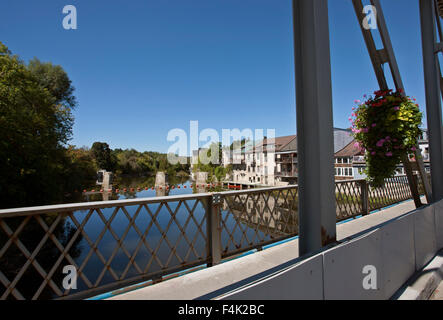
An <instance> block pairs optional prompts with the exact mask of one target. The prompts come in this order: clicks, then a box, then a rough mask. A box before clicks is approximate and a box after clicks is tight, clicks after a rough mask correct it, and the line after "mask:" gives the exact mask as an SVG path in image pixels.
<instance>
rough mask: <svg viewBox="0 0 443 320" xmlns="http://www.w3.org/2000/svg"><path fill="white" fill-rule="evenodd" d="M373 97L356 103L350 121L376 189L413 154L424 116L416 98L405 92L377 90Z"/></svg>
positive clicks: (369, 179)
mask: <svg viewBox="0 0 443 320" xmlns="http://www.w3.org/2000/svg"><path fill="white" fill-rule="evenodd" d="M374 95H375V96H370V97H369V98H368V99H367V101H366V102H364V103H362V102H360V101H358V100H356V101H355V102H356V104H357V107H356V108H355V107H354V108H352V109H353V110H354V113H352V117H351V118H349V120H350V121H351V124H352V127H351V129H352V132H353V136H354V138H355V140H356V141H357V144H358V146H359V147H360V148H361V149H362V151H363V152H364V153H365V160H366V164H367V168H366V170H365V173H366V175H367V177H368V178H367V179H368V181H369V182H370V183H371V185H372V186H373V187H381V186H382V185H383V183H384V179H385V178H389V177H392V176H393V175H394V174H395V169H396V167H397V165H398V164H399V163H400V162H401V158H402V157H403V156H404V155H407V156H408V155H411V154H413V153H414V151H415V148H416V144H417V139H418V137H419V136H420V134H421V133H422V130H421V129H420V125H421V120H422V113H421V112H420V110H419V108H418V105H417V104H416V103H415V99H411V98H409V97H406V96H403V95H402V92H393V91H392V90H387V91H376V92H374ZM364 97H365V98H366V96H364Z"/></svg>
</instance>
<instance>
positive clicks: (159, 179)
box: [155, 171, 168, 187]
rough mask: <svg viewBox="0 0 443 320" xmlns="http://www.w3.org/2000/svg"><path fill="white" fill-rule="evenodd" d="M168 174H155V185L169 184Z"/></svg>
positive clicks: (163, 185)
mask: <svg viewBox="0 0 443 320" xmlns="http://www.w3.org/2000/svg"><path fill="white" fill-rule="evenodd" d="M167 182H168V181H167V175H166V173H164V172H161V171H159V172H157V174H156V175H155V187H165V186H166V185H167Z"/></svg>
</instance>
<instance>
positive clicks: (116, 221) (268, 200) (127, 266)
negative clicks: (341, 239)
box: [0, 177, 411, 299]
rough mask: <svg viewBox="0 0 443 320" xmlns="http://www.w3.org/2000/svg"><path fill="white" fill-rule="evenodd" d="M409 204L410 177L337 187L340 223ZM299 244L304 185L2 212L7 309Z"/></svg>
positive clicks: (0, 249)
mask: <svg viewBox="0 0 443 320" xmlns="http://www.w3.org/2000/svg"><path fill="white" fill-rule="evenodd" d="M409 198H411V195H410V192H409V190H408V185H407V179H406V177H395V178H391V179H388V180H387V181H386V186H385V187H384V188H382V189H379V190H378V189H375V190H372V189H370V188H369V187H368V185H367V184H366V182H365V181H363V180H349V181H341V182H337V183H336V199H337V206H336V207H337V212H336V214H337V221H341V220H344V219H349V218H351V217H355V216H358V215H360V214H367V213H368V212H369V211H370V210H373V209H375V208H381V207H383V206H387V205H390V204H393V203H396V202H400V201H403V200H406V199H409ZM297 234H298V187H297V186H296V185H292V186H285V187H274V188H259V189H248V190H242V191H226V192H219V193H202V194H189V195H180V196H167V197H154V198H144V199H129V200H117V201H103V202H88V203H79V204H64V205H52V206H42V207H31V208H17V209H6V210H0V299H54V298H86V297H91V296H94V295H97V294H100V293H105V292H109V291H113V290H117V289H120V288H123V287H125V286H129V285H132V284H137V283H143V282H148V283H155V282H158V281H161V280H162V279H166V278H168V277H172V276H174V275H175V274H176V273H178V272H183V271H184V270H188V269H190V270H195V269H196V268H201V267H206V266H212V265H215V264H217V263H219V262H220V261H221V260H222V259H227V258H232V257H233V256H236V255H239V254H241V253H243V252H245V251H249V250H251V249H261V248H262V247H263V246H265V245H267V244H271V243H274V242H277V241H281V240H283V239H287V238H290V237H293V236H296V235H297ZM75 276H76V279H75ZM75 280H76V281H75ZM73 284H75V287H72V285H73ZM145 284H146V283H145Z"/></svg>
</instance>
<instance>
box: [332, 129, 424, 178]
mask: <svg viewBox="0 0 443 320" xmlns="http://www.w3.org/2000/svg"><path fill="white" fill-rule="evenodd" d="M418 146H419V148H420V151H421V155H422V157H423V164H424V167H425V171H426V172H430V163H429V142H428V135H427V130H423V134H422V135H421V136H420V137H419V139H418ZM334 160H335V163H334V167H335V180H351V179H364V178H366V175H365V173H364V170H365V169H366V161H365V157H364V153H363V152H361V150H360V148H359V147H357V146H356V141H355V140H352V141H351V142H349V143H348V144H347V145H346V146H345V147H343V148H342V149H341V150H339V151H337V152H336V153H335V154H334ZM410 160H411V164H412V169H413V170H414V171H418V168H417V164H416V160H415V158H411V159H410ZM395 174H396V175H403V174H406V172H405V170H404V167H403V164H402V163H399V164H398V165H397V169H396V173H395Z"/></svg>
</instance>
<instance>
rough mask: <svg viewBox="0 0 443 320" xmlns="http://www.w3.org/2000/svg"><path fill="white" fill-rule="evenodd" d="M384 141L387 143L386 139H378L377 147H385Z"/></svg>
mask: <svg viewBox="0 0 443 320" xmlns="http://www.w3.org/2000/svg"><path fill="white" fill-rule="evenodd" d="M384 143H385V139H380V140H378V142H377V144H376V146H377V147H383V144H384Z"/></svg>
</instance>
